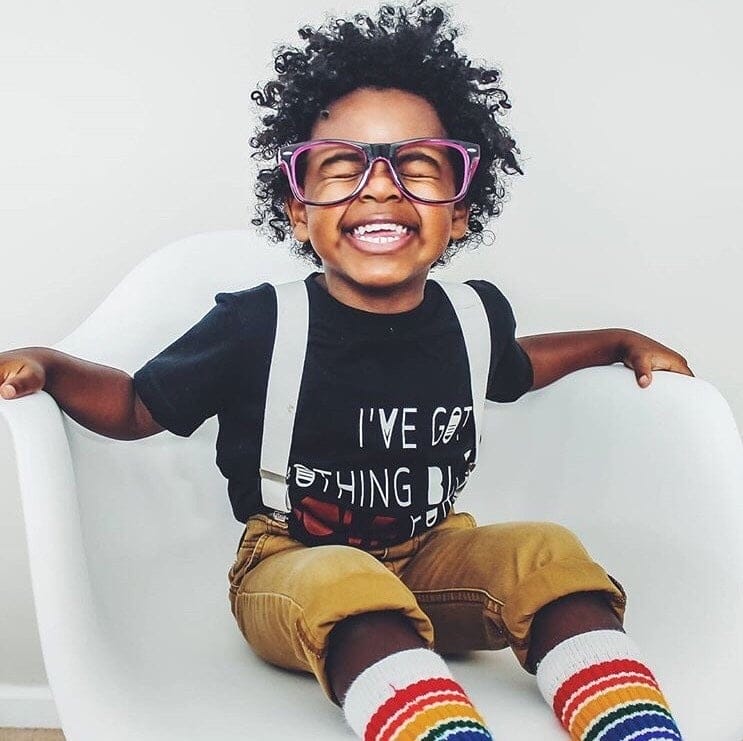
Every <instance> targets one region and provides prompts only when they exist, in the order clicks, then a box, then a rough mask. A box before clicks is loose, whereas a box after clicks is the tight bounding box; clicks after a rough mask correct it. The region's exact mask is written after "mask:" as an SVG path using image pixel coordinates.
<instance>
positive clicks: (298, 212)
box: [284, 195, 310, 242]
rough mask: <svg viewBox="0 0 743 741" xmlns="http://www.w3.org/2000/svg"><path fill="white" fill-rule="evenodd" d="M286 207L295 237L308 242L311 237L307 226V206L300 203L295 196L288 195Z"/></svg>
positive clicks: (298, 240)
mask: <svg viewBox="0 0 743 741" xmlns="http://www.w3.org/2000/svg"><path fill="white" fill-rule="evenodd" d="M284 209H285V210H286V215H287V216H288V217H289V223H290V224H291V226H292V232H293V234H294V239H296V240H297V242H308V241H309V238H310V233H309V229H308V228H307V207H306V206H305V205H304V204H303V203H300V202H299V201H298V200H297V199H296V198H295V197H294V196H291V195H290V196H288V197H287V199H286V200H285V201H284Z"/></svg>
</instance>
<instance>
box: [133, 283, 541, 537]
mask: <svg viewBox="0 0 743 741" xmlns="http://www.w3.org/2000/svg"><path fill="white" fill-rule="evenodd" d="M319 275H320V273H318V272H313V273H311V274H310V275H309V276H308V277H307V278H306V279H305V283H306V285H307V287H308V294H309V306H310V308H309V338H308V341H307V353H306V358H305V366H304V373H303V376H302V383H301V387H300V393H299V399H298V404H297V413H296V421H295V429H294V437H293V440H292V446H291V453H290V458H289V476H288V484H289V496H290V501H291V503H292V511H291V513H290V514H289V515H288V521H289V528H290V533H291V534H292V535H293V536H294V537H296V538H298V539H300V540H302V541H303V542H305V543H307V544H310V545H315V544H320V543H346V544H350V545H355V546H358V547H362V548H364V547H365V548H374V547H380V546H386V545H390V544H393V543H396V542H400V541H402V540H405V539H406V538H409V537H412V536H413V535H416V534H418V533H420V532H421V531H423V530H427V529H429V528H431V527H433V526H434V525H435V524H436V523H437V522H440V521H441V520H442V519H443V518H444V517H445V516H446V515H447V514H448V512H449V510H450V509H451V507H452V504H453V503H454V500H455V499H456V498H457V496H458V494H459V492H460V491H461V489H462V488H463V486H464V484H465V483H466V480H467V477H468V475H469V473H470V470H471V461H472V457H473V455H474V444H475V441H474V422H473V416H472V392H471V387H470V378H469V367H468V362H467V355H466V352H465V346H464V339H463V337H462V333H461V329H460V328H459V323H458V321H457V318H456V314H455V313H454V309H453V308H452V306H451V304H450V303H449V301H448V299H447V297H446V294H445V293H444V292H443V290H442V289H441V287H440V286H439V285H438V284H437V283H435V282H434V281H432V280H428V281H427V282H426V285H425V292H424V299H423V301H422V303H421V304H419V305H418V306H417V307H415V308H414V309H411V310H410V311H406V312H402V313H398V314H377V313H372V312H367V311H363V310H361V309H355V308H353V307H350V306H347V305H345V304H343V303H341V302H340V301H338V300H337V299H335V298H333V297H332V296H331V295H330V294H329V293H328V292H327V291H326V290H325V289H324V288H323V287H322V286H321V285H320V284H319V283H318V282H317V280H316V278H317V276H319ZM467 283H468V284H469V285H471V286H472V287H473V288H474V289H475V290H476V291H477V292H478V294H479V295H480V297H481V298H482V300H483V303H484V305H485V310H486V313H487V316H488V320H489V323H490V330H491V337H492V355H491V362H490V371H489V375H488V386H487V398H488V399H490V400H492V401H499V402H507V401H515V400H516V399H518V398H519V397H520V396H522V395H523V394H524V393H526V392H527V391H528V390H529V389H530V388H531V386H532V383H533V372H532V367H531V363H530V361H529V357H528V355H527V354H526V353H525V352H524V351H523V349H522V348H521V346H520V345H519V344H518V343H517V342H516V339H515V328H516V322H515V319H514V316H513V312H512V310H511V306H510V304H509V303H508V300H507V299H506V297H505V296H504V295H503V294H502V293H501V291H500V290H499V289H498V288H497V287H496V286H495V285H493V284H492V283H489V282H487V281H482V280H471V281H467ZM215 301H216V306H214V308H212V309H211V311H209V313H207V314H206V315H205V316H204V317H203V318H202V319H201V320H200V321H199V322H198V323H197V324H196V325H194V326H193V327H192V328H191V329H190V330H188V332H186V333H185V334H184V335H183V336H182V337H180V338H179V339H177V340H176V341H175V342H174V343H173V344H171V345H170V346H169V347H167V348H166V349H165V350H163V351H162V352H161V353H160V354H158V355H157V356H156V357H154V358H153V359H152V360H150V361H149V362H148V363H146V364H145V365H144V366H143V367H142V368H140V370H138V371H137V372H136V373H135V374H134V383H135V388H136V390H137V393H138V394H139V396H140V398H141V399H142V401H143V402H144V404H145V405H146V406H147V408H148V409H149V410H150V413H151V414H152V416H153V418H154V419H155V420H156V421H157V422H158V423H159V424H161V425H162V426H163V427H165V428H166V429H168V430H170V431H171V432H173V433H175V434H176V435H181V436H184V437H187V436H188V435H190V434H191V433H192V432H193V431H194V430H195V429H196V428H197V427H199V426H200V425H201V424H202V423H203V422H204V420H206V419H207V418H208V417H211V416H213V415H214V414H216V415H218V419H219V434H218V437H217V465H218V467H219V469H220V471H221V472H222V473H223V475H224V476H225V477H226V478H227V480H228V486H227V488H228V493H229V497H230V502H231V504H232V509H233V512H234V515H235V517H236V518H237V519H238V520H239V521H240V522H245V521H246V520H247V518H248V517H249V516H250V515H252V514H255V513H258V512H269V511H270V510H268V509H267V508H266V507H264V505H263V503H262V501H261V496H260V477H259V473H258V471H259V462H260V453H261V443H262V433H263V416H264V407H265V401H266V388H267V385H268V372H269V367H270V359H271V354H272V350H273V342H274V336H275V331H276V293H275V291H274V288H273V286H272V285H271V284H269V283H262V284H261V285H259V286H256V287H254V288H249V289H247V290H243V291H237V292H235V293H218V294H217V295H216V297H215ZM302 339H303V338H298V341H301V340H302Z"/></svg>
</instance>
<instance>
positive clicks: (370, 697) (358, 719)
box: [343, 648, 493, 741]
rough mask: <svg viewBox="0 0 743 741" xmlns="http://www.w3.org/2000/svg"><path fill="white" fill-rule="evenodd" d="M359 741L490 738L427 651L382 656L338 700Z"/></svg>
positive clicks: (448, 675) (439, 660) (438, 661)
mask: <svg viewBox="0 0 743 741" xmlns="http://www.w3.org/2000/svg"><path fill="white" fill-rule="evenodd" d="M343 712H344V713H345V715H346V720H347V721H348V724H349V725H350V726H351V728H353V730H354V731H356V734H357V735H358V737H359V738H361V739H363V740H364V741H414V740H415V739H420V741H443V739H446V740H447V741H488V740H489V739H490V740H492V738H493V737H492V735H491V734H490V732H489V731H488V729H487V728H486V727H485V721H484V720H483V719H482V717H481V716H480V714H479V713H478V712H477V710H475V708H474V706H473V705H472V702H471V701H470V699H469V698H468V697H467V695H466V693H465V691H464V690H463V689H462V687H461V686H460V685H459V684H457V682H455V681H454V679H453V678H452V676H451V673H450V672H449V668H448V667H447V666H446V663H445V662H444V660H443V659H442V658H441V657H440V656H439V655H438V654H437V653H435V652H434V651H430V650H428V649H426V648H411V649H409V650H407V651H398V652H397V653H394V654H390V655H389V656H385V657H384V658H383V659H380V660H379V661H377V662H376V663H375V664H372V665H371V666H370V667H367V668H366V669H364V671H363V672H361V674H359V676H358V677H356V679H354V680H353V682H352V683H351V686H350V687H349V688H348V692H347V693H346V697H345V700H344V701H343Z"/></svg>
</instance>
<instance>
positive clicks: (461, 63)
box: [250, 0, 523, 267]
mask: <svg viewBox="0 0 743 741" xmlns="http://www.w3.org/2000/svg"><path fill="white" fill-rule="evenodd" d="M458 35H459V31H458V29H457V28H455V27H453V26H452V25H451V23H450V17H449V15H448V13H447V12H446V11H445V10H444V9H442V8H441V7H439V6H435V5H434V6H431V5H428V4H427V3H425V2H424V0H415V2H413V4H412V5H411V6H409V7H406V6H391V5H384V6H382V7H380V8H379V10H378V11H377V17H376V19H375V18H372V17H370V16H369V15H365V14H361V13H360V14H357V15H354V16H353V18H352V19H350V20H347V19H343V18H331V19H330V20H326V23H325V25H323V26H320V27H319V28H313V27H312V26H304V27H302V28H300V29H299V36H300V38H301V39H302V40H303V41H304V47H303V48H297V47H293V46H286V45H282V46H279V47H278V48H276V49H275V52H274V53H275V56H274V69H275V70H276V72H277V73H278V77H277V79H275V80H271V81H269V82H267V83H266V84H264V85H263V86H262V87H260V88H258V89H256V90H254V91H253V92H252V94H251V98H252V100H253V101H255V102H256V103H257V104H258V105H259V106H262V107H264V108H270V109H271V111H272V112H271V113H267V114H266V115H263V116H262V117H261V122H262V123H263V126H262V127H259V128H258V129H257V130H256V133H255V135H254V136H253V137H251V139H250V145H251V146H252V147H253V148H255V149H256V150H257V151H255V152H253V153H252V155H251V156H252V157H253V158H255V159H259V160H264V161H269V162H272V163H275V161H276V152H277V151H278V149H279V147H281V146H285V145H286V144H290V143H294V142H298V141H305V140H307V139H309V138H310V132H311V130H312V127H313V126H314V124H315V123H316V121H317V119H318V116H319V115H320V113H321V111H322V110H323V109H325V108H326V107H327V106H328V105H329V104H330V103H331V102H333V101H334V100H338V99H339V98H341V97H343V96H344V95H346V94H348V93H350V92H352V91H353V90H356V89H357V88H376V89H389V88H397V89H400V90H405V91H408V92H411V93H414V94H416V95H419V96H421V97H422V98H425V99H426V100H427V101H428V102H429V103H431V105H432V106H433V107H434V109H435V110H436V112H437V113H438V116H439V118H440V119H441V122H442V124H443V125H444V128H445V129H446V131H447V133H448V135H449V136H451V137H453V138H456V139H462V140H466V141H472V142H477V143H478V144H479V145H480V148H481V159H480V164H479V166H478V169H477V171H476V174H475V177H474V179H473V181H472V184H471V186H470V188H469V191H468V194H467V198H466V200H467V203H468V204H469V206H470V216H469V224H468V226H469V233H468V234H466V235H465V236H464V237H462V238H461V239H458V240H453V241H452V242H450V244H449V245H448V246H447V248H446V250H445V251H444V253H443V255H442V256H441V258H440V259H439V260H438V261H437V263H436V264H437V265H438V264H441V265H443V264H445V263H446V262H448V260H449V259H450V258H451V256H452V255H453V254H454V253H455V252H457V251H459V249H460V248H461V247H463V246H464V245H465V244H473V245H474V246H478V245H479V244H481V243H482V241H483V231H484V228H485V224H486V223H487V221H488V218H489V217H491V216H498V215H500V213H501V210H502V204H503V201H504V199H505V195H506V189H505V187H504V182H503V176H502V175H500V174H499V173H498V172H497V171H498V169H499V168H500V170H501V171H502V172H503V173H506V174H507V175H514V174H515V173H517V172H518V173H520V174H522V175H523V171H522V169H521V167H520V166H519V163H518V162H517V160H516V157H515V155H514V152H517V153H519V154H520V153H521V152H520V150H519V149H518V148H517V147H516V143H515V141H514V140H513V139H512V138H511V136H510V134H509V132H508V130H507V129H506V128H504V127H503V126H501V125H500V124H498V123H497V122H496V121H495V115H496V114H503V113H504V112H505V111H506V109H509V108H510V107H511V104H510V103H509V101H508V95H507V93H506V92H505V90H503V89H502V88H500V87H499V86H498V83H499V79H500V71H499V70H497V69H491V68H487V67H479V66H475V65H473V63H472V62H471V61H470V60H469V59H468V58H467V57H466V56H465V55H464V54H460V53H458V52H457V51H456V49H455V47H454V41H455V39H456V38H457V36H458ZM255 192H256V196H257V198H258V204H257V205H256V214H257V216H256V218H254V219H252V223H253V224H254V225H255V226H259V227H263V228H264V231H265V232H266V233H267V234H268V236H269V237H270V238H271V239H272V240H273V241H275V242H280V241H283V240H284V239H285V238H286V237H287V236H288V235H289V234H290V231H291V230H290V226H289V219H288V218H287V215H286V213H285V210H284V203H285V201H286V198H287V197H288V196H289V195H290V190H289V184H288V182H287V180H286V177H285V176H284V174H283V173H282V172H281V170H280V169H279V168H278V167H277V166H275V165H274V166H272V167H269V168H263V169H260V170H259V172H258V177H257V181H256V188H255ZM294 250H295V251H296V252H297V253H298V254H299V255H301V256H303V257H306V258H308V259H310V260H311V261H312V262H313V263H314V264H315V265H317V266H318V267H319V266H321V264H322V263H321V262H320V258H319V257H318V255H317V254H316V253H315V251H314V250H313V249H312V245H311V244H310V243H309V242H305V243H303V244H297V243H295V244H294Z"/></svg>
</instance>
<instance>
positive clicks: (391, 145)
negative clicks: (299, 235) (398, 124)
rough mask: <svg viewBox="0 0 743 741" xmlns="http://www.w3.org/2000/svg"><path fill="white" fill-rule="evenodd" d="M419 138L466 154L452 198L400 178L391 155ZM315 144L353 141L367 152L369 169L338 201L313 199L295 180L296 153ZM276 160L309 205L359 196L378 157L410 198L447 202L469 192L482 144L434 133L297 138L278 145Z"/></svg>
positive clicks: (297, 194)
mask: <svg viewBox="0 0 743 741" xmlns="http://www.w3.org/2000/svg"><path fill="white" fill-rule="evenodd" d="M420 142H427V143H431V144H453V145H454V148H455V149H457V150H458V151H459V152H460V153H461V154H462V155H464V158H465V162H466V164H465V175H464V181H463V183H462V187H461V188H460V189H459V192H458V193H457V194H456V195H455V196H454V197H453V198H447V199H446V200H443V201H440V200H432V199H429V198H420V197H419V196H415V195H413V194H412V193H411V192H410V191H409V190H408V189H407V188H406V187H405V186H404V185H403V183H402V182H401V180H400V178H399V177H398V175H397V172H396V171H395V167H394V166H393V164H392V158H393V157H394V156H395V153H396V152H397V150H398V149H400V148H401V147H403V146H407V145H408V144H416V143H420ZM316 144H350V145H351V146H353V147H356V148H357V149H359V150H361V151H362V152H363V153H364V156H365V157H366V169H365V170H364V174H363V175H362V176H361V180H360V181H359V184H358V185H357V186H356V187H355V188H354V189H353V191H352V192H351V193H350V194H349V195H347V196H345V197H344V198H339V199H337V200H335V201H310V200H308V199H307V198H305V197H304V196H303V195H302V194H301V193H300V190H299V187H298V185H297V181H296V167H295V163H296V160H297V157H299V155H300V154H302V152H304V151H305V150H307V149H311V148H312V147H313V146H315V145H316ZM276 160H277V164H278V166H279V167H280V168H281V170H282V171H283V172H284V174H285V175H286V177H287V180H288V181H289V188H290V189H291V192H292V195H293V196H294V197H295V198H296V199H297V200H298V201H299V202H300V203H303V204H305V205H307V206H335V205H337V204H339V203H344V202H345V201H350V200H352V199H353V198H356V196H357V195H358V194H359V193H361V191H362V190H363V189H364V188H365V187H366V183H367V181H368V180H369V175H370V174H371V171H372V168H373V167H374V163H375V162H377V161H378V160H382V161H383V162H386V163H387V167H388V169H389V171H390V173H391V175H392V180H393V181H394V183H395V185H396V186H397V187H398V188H399V190H400V192H402V193H403V194H404V195H405V196H406V197H407V198H410V200H412V201H416V202H417V203H427V204H433V205H443V204H445V203H455V202H456V201H461V200H462V198H464V196H465V195H466V194H467V191H468V190H469V187H470V185H472V179H473V177H474V174H475V170H476V169H477V165H478V163H479V162H480V145H479V144H475V143H474V142H466V141H461V140H459V139H445V138H435V137H434V138H429V137H424V138H418V139H403V140H402V141H398V142H388V143H374V144H370V143H368V142H357V141H352V140H350V139H312V140H310V141H304V142H297V143H296V144H288V145H285V146H283V147H279V150H278V152H277V153H276Z"/></svg>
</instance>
